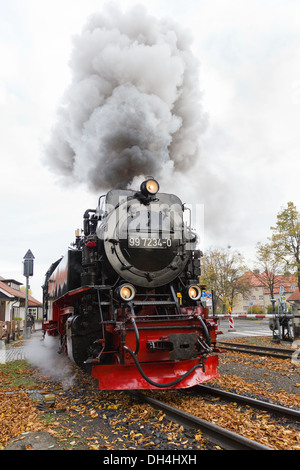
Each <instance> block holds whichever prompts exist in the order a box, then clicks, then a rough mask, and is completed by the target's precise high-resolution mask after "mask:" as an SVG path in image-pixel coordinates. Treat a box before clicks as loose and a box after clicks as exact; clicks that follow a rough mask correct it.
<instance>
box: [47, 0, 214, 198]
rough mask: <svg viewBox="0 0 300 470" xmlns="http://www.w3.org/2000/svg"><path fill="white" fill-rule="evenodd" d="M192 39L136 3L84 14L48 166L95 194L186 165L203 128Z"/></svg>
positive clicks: (49, 148) (195, 152)
mask: <svg viewBox="0 0 300 470" xmlns="http://www.w3.org/2000/svg"><path fill="white" fill-rule="evenodd" d="M191 43H192V39H191V37H190V35H189V32H187V31H186V30H185V29H183V28H182V27H181V26H180V25H178V24H176V23H175V22H174V21H173V20H171V19H156V18H155V17H153V16H151V15H149V14H148V13H147V11H146V9H145V8H144V7H142V6H135V7H133V8H132V9H131V10H129V11H127V12H121V11H120V10H118V9H117V7H116V6H111V5H110V6H107V8H106V10H104V12H103V13H99V14H95V15H93V16H91V17H90V18H89V20H88V22H87V24H86V25H85V27H84V28H83V30H82V34H81V35H80V36H77V37H75V38H74V42H73V46H74V47H73V52H72V56H71V60H70V66H71V70H72V83H71V84H70V86H69V88H68V89H67V91H66V93H65V96H64V100H63V103H62V105H61V107H60V108H59V109H58V112H57V122H56V125H55V127H54V128H53V130H52V135H51V139H50V142H49V143H48V144H47V146H46V149H45V156H46V158H45V159H46V164H47V166H48V167H49V168H51V169H52V170H53V171H54V172H55V173H57V174H58V175H60V176H62V177H64V179H67V180H69V181H78V182H83V183H87V184H88V185H89V187H92V189H94V190H96V191H97V190H99V189H108V188H111V187H116V188H126V187H127V186H128V185H130V184H131V183H132V181H133V179H134V178H135V177H139V176H141V175H148V174H152V175H154V176H156V177H157V178H161V177H162V175H163V174H164V175H168V176H170V175H171V174H172V173H173V172H174V171H180V172H185V170H188V169H190V167H191V165H192V164H193V163H194V162H195V161H196V160H197V158H198V155H199V146H200V142H199V137H201V134H202V133H203V132H204V130H205V128H206V116H205V114H204V113H203V112H202V108H201V93H200V89H199V80H198V73H199V70H198V61H197V60H196V59H195V57H194V56H193V54H192V52H191Z"/></svg>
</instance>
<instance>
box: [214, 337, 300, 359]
mask: <svg viewBox="0 0 300 470" xmlns="http://www.w3.org/2000/svg"><path fill="white" fill-rule="evenodd" d="M217 345H218V346H219V347H220V348H221V349H226V350H228V351H238V352H244V353H246V354H256V355H258V356H269V357H276V358H277V359H291V357H292V355H293V353H294V352H295V350H294V349H284V348H272V347H267V346H255V345H250V344H241V343H226V342H225V341H218V343H217Z"/></svg>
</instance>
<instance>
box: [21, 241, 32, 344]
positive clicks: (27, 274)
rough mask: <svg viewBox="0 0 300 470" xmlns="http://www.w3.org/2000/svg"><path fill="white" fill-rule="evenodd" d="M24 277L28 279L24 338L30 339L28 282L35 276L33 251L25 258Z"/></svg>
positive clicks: (29, 251)
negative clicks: (28, 326) (28, 329)
mask: <svg viewBox="0 0 300 470" xmlns="http://www.w3.org/2000/svg"><path fill="white" fill-rule="evenodd" d="M23 260H24V261H23V275H24V276H25V277H26V298H25V321H24V333H25V334H24V335H23V336H24V338H26V339H27V338H29V336H30V334H29V332H28V331H27V315H28V281H29V277H30V276H33V260H34V256H33V254H32V252H31V250H28V251H27V253H26V255H25V256H24V258H23Z"/></svg>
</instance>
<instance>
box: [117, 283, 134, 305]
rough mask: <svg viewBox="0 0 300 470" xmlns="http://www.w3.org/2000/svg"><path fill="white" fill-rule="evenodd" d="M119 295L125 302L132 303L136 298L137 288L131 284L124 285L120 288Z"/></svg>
mask: <svg viewBox="0 0 300 470" xmlns="http://www.w3.org/2000/svg"><path fill="white" fill-rule="evenodd" d="M117 295H118V297H119V298H120V299H121V300H123V301H124V302H130V301H131V300H132V299H133V298H134V297H135V288H134V287H133V286H132V285H131V284H123V285H122V286H120V287H118V289H117Z"/></svg>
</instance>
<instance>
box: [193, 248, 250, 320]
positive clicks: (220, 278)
mask: <svg viewBox="0 0 300 470" xmlns="http://www.w3.org/2000/svg"><path fill="white" fill-rule="evenodd" d="M245 269H246V268H245V264H244V258H243V256H242V255H241V254H240V253H239V252H238V251H233V250H231V249H230V246H229V247H227V249H219V248H215V249H210V250H208V251H207V252H206V253H205V254H204V257H203V258H202V275H201V282H203V283H205V284H207V286H209V287H210V288H211V289H213V291H214V298H215V302H216V304H217V305H218V306H219V307H221V306H222V309H223V312H225V309H226V306H227V307H228V306H230V307H231V308H232V307H233V304H234V301H235V299H236V296H237V295H238V294H245V292H248V291H249V287H248V286H246V284H244V283H241V282H240V278H241V276H242V274H243V273H244V271H245Z"/></svg>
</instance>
